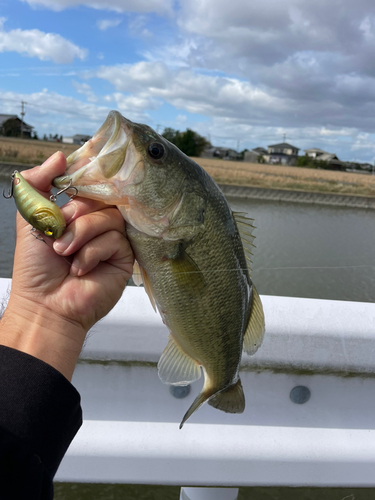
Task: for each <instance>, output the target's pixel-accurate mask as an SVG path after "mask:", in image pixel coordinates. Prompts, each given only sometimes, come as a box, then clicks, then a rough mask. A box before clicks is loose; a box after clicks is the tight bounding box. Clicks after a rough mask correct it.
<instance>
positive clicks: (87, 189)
mask: <svg viewBox="0 0 375 500" xmlns="http://www.w3.org/2000/svg"><path fill="white" fill-rule="evenodd" d="M69 183H71V184H70V185H71V186H73V187H74V188H75V189H76V190H77V191H78V196H83V197H87V198H92V199H95V200H101V201H104V202H105V203H108V204H111V205H116V206H117V207H118V209H119V210H120V212H121V214H122V215H123V217H124V218H125V220H126V222H127V236H128V238H129V240H130V243H131V245H132V248H133V250H134V254H135V257H136V261H137V263H136V266H135V269H136V270H138V272H139V275H140V276H141V280H140V279H138V278H137V277H135V280H136V281H137V282H138V284H139V282H140V281H143V283H144V286H145V289H146V291H147V293H148V295H149V297H150V300H151V302H152V304H153V306H154V308H155V307H156V308H157V309H158V310H159V313H160V315H161V317H162V319H163V321H164V323H165V324H166V326H167V327H168V329H169V331H170V336H169V341H168V345H167V347H166V348H165V350H164V352H163V353H162V355H161V358H160V361H159V363H158V371H159V377H160V379H161V380H162V382H164V383H166V384H172V385H187V384H189V383H191V382H193V381H195V380H198V379H199V378H200V377H201V371H202V370H203V373H204V386H203V389H202V391H201V393H200V394H199V395H198V397H197V398H196V399H195V401H194V402H193V404H192V405H191V407H190V408H189V409H188V411H187V412H186V414H185V416H184V417H183V419H182V422H181V425H180V428H181V427H182V425H183V424H184V423H185V422H186V420H187V419H188V418H189V417H190V416H191V415H192V413H193V412H194V411H196V410H197V409H198V408H199V407H200V406H201V405H202V404H203V403H204V402H206V401H207V402H208V403H209V404H210V405H211V406H213V407H215V408H218V409H219V410H223V411H225V412H230V413H241V412H243V411H244V408H245V398H244V394H243V389H242V385H241V380H240V377H239V366H240V361H241V355H242V350H243V349H244V350H245V351H246V352H247V353H249V354H253V353H254V352H255V351H256V350H257V349H258V347H259V346H260V344H261V342H262V339H263V335H264V315H263V309H262V304H261V301H260V299H259V296H258V294H257V292H256V289H255V287H254V285H253V283H252V281H251V278H250V268H249V262H248V258H249V251H248V250H249V247H251V245H252V240H253V237H252V230H253V226H252V224H251V220H249V219H247V218H246V217H245V216H244V215H243V214H234V213H233V212H232V211H231V209H230V207H229V205H228V203H227V201H226V199H225V198H224V195H223V194H222V192H221V191H220V189H219V188H218V186H217V185H216V184H215V182H214V181H213V179H212V178H211V177H210V176H209V175H208V174H207V173H206V172H205V171H204V170H203V169H202V168H201V167H200V166H199V165H197V164H196V163H195V162H194V161H192V160H191V159H190V158H188V157H187V156H186V155H184V154H183V153H182V152H181V151H180V150H179V149H178V148H176V147H175V146H174V145H173V144H171V143H169V142H168V141H167V140H166V139H164V137H162V136H160V135H158V134H157V133H156V132H155V131H154V130H152V129H151V128H150V127H148V126H146V125H140V124H137V123H132V122H131V121H129V120H127V119H126V118H124V117H123V116H121V115H120V114H119V113H118V112H116V111H111V112H110V114H109V115H108V118H107V120H106V121H105V123H104V124H103V125H102V127H101V128H100V129H99V130H98V132H97V133H96V134H95V135H94V137H93V138H92V139H91V140H90V141H88V142H87V143H86V144H84V145H83V146H82V147H81V148H80V149H79V150H77V151H76V152H74V153H73V154H71V155H70V156H69V157H68V159H67V170H66V173H65V175H64V176H61V177H58V178H56V179H55V180H54V185H55V186H56V187H58V188H66V187H68V186H69ZM68 192H69V190H68ZM136 274H137V271H136Z"/></svg>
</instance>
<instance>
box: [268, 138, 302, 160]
mask: <svg viewBox="0 0 375 500" xmlns="http://www.w3.org/2000/svg"><path fill="white" fill-rule="evenodd" d="M298 151H299V148H296V147H295V146H292V145H291V144H288V143H287V142H281V143H279V144H272V145H271V146H268V157H269V158H268V163H274V164H281V165H295V164H296V163H297V159H298Z"/></svg>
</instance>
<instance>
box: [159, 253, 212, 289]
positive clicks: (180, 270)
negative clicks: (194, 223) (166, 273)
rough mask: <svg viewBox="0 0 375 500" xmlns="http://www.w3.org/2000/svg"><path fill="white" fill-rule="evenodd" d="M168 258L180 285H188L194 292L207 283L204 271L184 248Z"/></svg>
mask: <svg viewBox="0 0 375 500" xmlns="http://www.w3.org/2000/svg"><path fill="white" fill-rule="evenodd" d="M167 259H168V257H167ZM168 260H169V262H170V265H171V267H172V271H173V275H174V277H175V279H176V281H177V283H178V285H179V286H181V287H184V286H187V287H189V289H191V291H192V292H194V291H195V292H197V291H199V290H201V289H202V288H203V287H204V286H205V285H206V282H205V279H204V275H203V273H202V271H201V270H200V269H199V267H198V265H197V264H196V262H195V261H194V260H193V259H192V258H191V257H190V255H189V254H188V253H187V252H186V251H185V250H184V249H183V248H181V249H180V250H179V252H178V254H177V255H176V256H172V257H171V258H170V259H168Z"/></svg>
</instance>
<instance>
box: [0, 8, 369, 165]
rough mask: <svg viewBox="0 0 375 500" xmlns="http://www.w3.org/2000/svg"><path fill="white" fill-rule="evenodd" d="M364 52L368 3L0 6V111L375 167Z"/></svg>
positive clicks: (80, 128) (71, 126)
mask: <svg viewBox="0 0 375 500" xmlns="http://www.w3.org/2000/svg"><path fill="white" fill-rule="evenodd" d="M340 5H341V7H340ZM374 49H375V4H374V2H373V1H372V0H356V1H354V0H346V1H345V2H341V3H340V2H339V3H335V2H326V1H325V0H315V1H314V2H311V0H252V2H249V1H248V0H232V1H231V2H228V1H227V0H0V113H12V114H19V113H20V110H21V101H22V100H23V101H25V102H26V103H27V104H26V116H25V121H26V122H27V123H29V124H31V125H33V126H34V127H35V130H36V131H37V132H38V134H39V136H43V134H44V133H47V134H48V133H52V134H55V133H58V134H62V135H73V134H75V133H87V134H90V133H93V132H94V131H95V130H96V129H97V128H98V127H99V126H100V124H101V123H102V122H103V120H104V119H105V117H106V115H107V113H108V111H109V110H110V109H118V110H119V111H120V112H122V114H124V116H126V117H127V118H129V119H131V120H134V121H138V122H143V123H147V124H148V125H150V126H152V127H153V128H155V129H158V130H159V131H162V130H163V128H164V127H173V128H176V129H180V130H185V129H186V128H187V127H190V128H192V129H194V130H196V131H197V132H198V133H200V134H201V135H204V136H205V137H208V138H210V140H211V142H212V143H213V144H214V145H216V146H221V145H225V146H229V147H232V148H237V145H239V149H240V150H242V149H244V148H248V149H251V148H253V147H257V146H267V145H268V144H274V143H277V142H282V141H283V137H284V134H286V140H287V142H290V143H292V144H293V145H295V146H297V147H299V148H300V149H301V150H303V149H306V148H309V147H319V148H321V149H323V150H325V151H328V152H332V153H336V154H337V155H338V157H339V158H340V159H342V160H358V161H363V162H373V161H374V158H375V141H374V139H375V134H374V132H375V85H374V84H375V58H374V53H375V50H374Z"/></svg>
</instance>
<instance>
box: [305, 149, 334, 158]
mask: <svg viewBox="0 0 375 500" xmlns="http://www.w3.org/2000/svg"><path fill="white" fill-rule="evenodd" d="M304 151H305V154H306V156H309V157H310V158H314V160H315V159H316V158H317V157H318V156H320V155H322V154H330V153H328V152H327V151H323V149H319V148H310V149H305V150H304Z"/></svg>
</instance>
